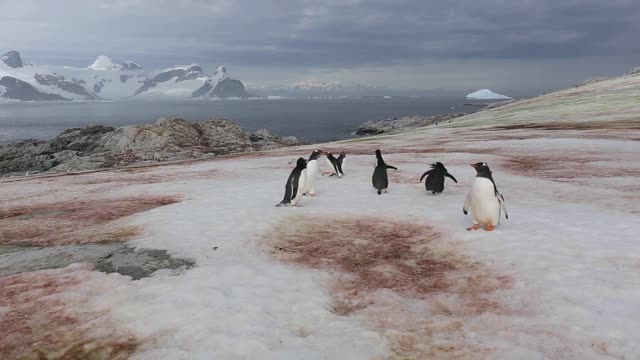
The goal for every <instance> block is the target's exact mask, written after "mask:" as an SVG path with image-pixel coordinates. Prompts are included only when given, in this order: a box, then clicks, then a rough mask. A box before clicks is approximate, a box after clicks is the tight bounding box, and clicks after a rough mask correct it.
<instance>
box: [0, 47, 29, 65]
mask: <svg viewBox="0 0 640 360" xmlns="http://www.w3.org/2000/svg"><path fill="white" fill-rule="evenodd" d="M0 60H2V62H3V63H5V64H6V65H7V66H8V67H10V68H14V69H17V68H21V67H23V66H24V63H23V62H22V58H21V57H20V53H19V52H17V51H15V50H10V51H7V52H6V53H4V54H2V55H0Z"/></svg>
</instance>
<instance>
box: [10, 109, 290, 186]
mask: <svg viewBox="0 0 640 360" xmlns="http://www.w3.org/2000/svg"><path fill="white" fill-rule="evenodd" d="M299 144H300V143H299V141H298V140H297V139H296V138H294V137H285V138H282V137H279V136H276V135H273V134H271V133H270V132H269V131H267V130H260V131H258V132H256V133H254V134H251V133H249V132H247V131H246V130H244V129H242V128H241V127H239V126H238V125H236V124H234V123H232V122H230V121H228V120H225V119H211V120H207V121H203V122H198V123H190V122H188V121H186V120H184V119H182V118H178V117H169V118H161V119H158V120H157V121H155V122H154V123H152V124H147V125H131V126H125V127H121V128H117V129H116V128H112V127H109V126H100V125H97V126H88V127H85V128H78V129H69V130H66V131H64V132H63V133H62V134H60V135H59V136H58V137H56V138H54V139H52V140H49V141H42V140H27V141H22V142H19V143H16V144H8V145H2V146H0V174H3V175H4V176H11V175H25V173H27V172H29V173H34V172H44V171H58V172H64V171H70V170H91V169H100V168H108V167H114V166H126V165H130V164H134V163H139V162H147V163H148V162H157V161H171V160H184V159H194V158H203V157H211V156H217V155H225V154H230V153H238V152H252V151H258V150H268V149H275V148H280V147H285V146H294V145H299Z"/></svg>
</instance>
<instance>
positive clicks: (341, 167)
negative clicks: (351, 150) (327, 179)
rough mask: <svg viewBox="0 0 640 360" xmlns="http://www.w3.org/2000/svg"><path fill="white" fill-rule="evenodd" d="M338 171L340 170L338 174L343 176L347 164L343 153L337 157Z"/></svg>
mask: <svg viewBox="0 0 640 360" xmlns="http://www.w3.org/2000/svg"><path fill="white" fill-rule="evenodd" d="M337 160H338V170H340V174H342V175H344V167H345V164H346V162H347V154H345V153H344V151H343V152H341V153H340V155H339V156H338V159H337Z"/></svg>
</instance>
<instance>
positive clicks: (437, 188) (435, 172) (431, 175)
mask: <svg viewBox="0 0 640 360" xmlns="http://www.w3.org/2000/svg"><path fill="white" fill-rule="evenodd" d="M425 176H426V177H427V179H426V180H425V181H424V186H425V188H426V189H427V191H431V193H432V194H433V195H436V194H440V193H442V192H443V191H444V177H445V176H447V177H449V178H451V180H453V181H455V182H456V184H457V183H458V180H456V178H455V177H453V175H451V174H449V172H448V171H447V168H446V167H444V165H443V164H442V163H441V162H439V161H436V162H434V163H433V164H431V170H429V171H427V172H425V173H424V174H422V176H421V177H420V182H422V179H424V177H425Z"/></svg>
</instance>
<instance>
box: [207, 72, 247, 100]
mask: <svg viewBox="0 0 640 360" xmlns="http://www.w3.org/2000/svg"><path fill="white" fill-rule="evenodd" d="M209 97H212V98H220V99H225V98H240V99H246V98H248V97H249V94H248V93H247V91H246V90H245V88H244V85H243V84H242V82H241V81H240V80H236V79H232V78H229V77H227V78H224V79H222V80H220V81H219V82H218V83H217V84H216V87H215V88H213V90H211V93H209Z"/></svg>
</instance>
